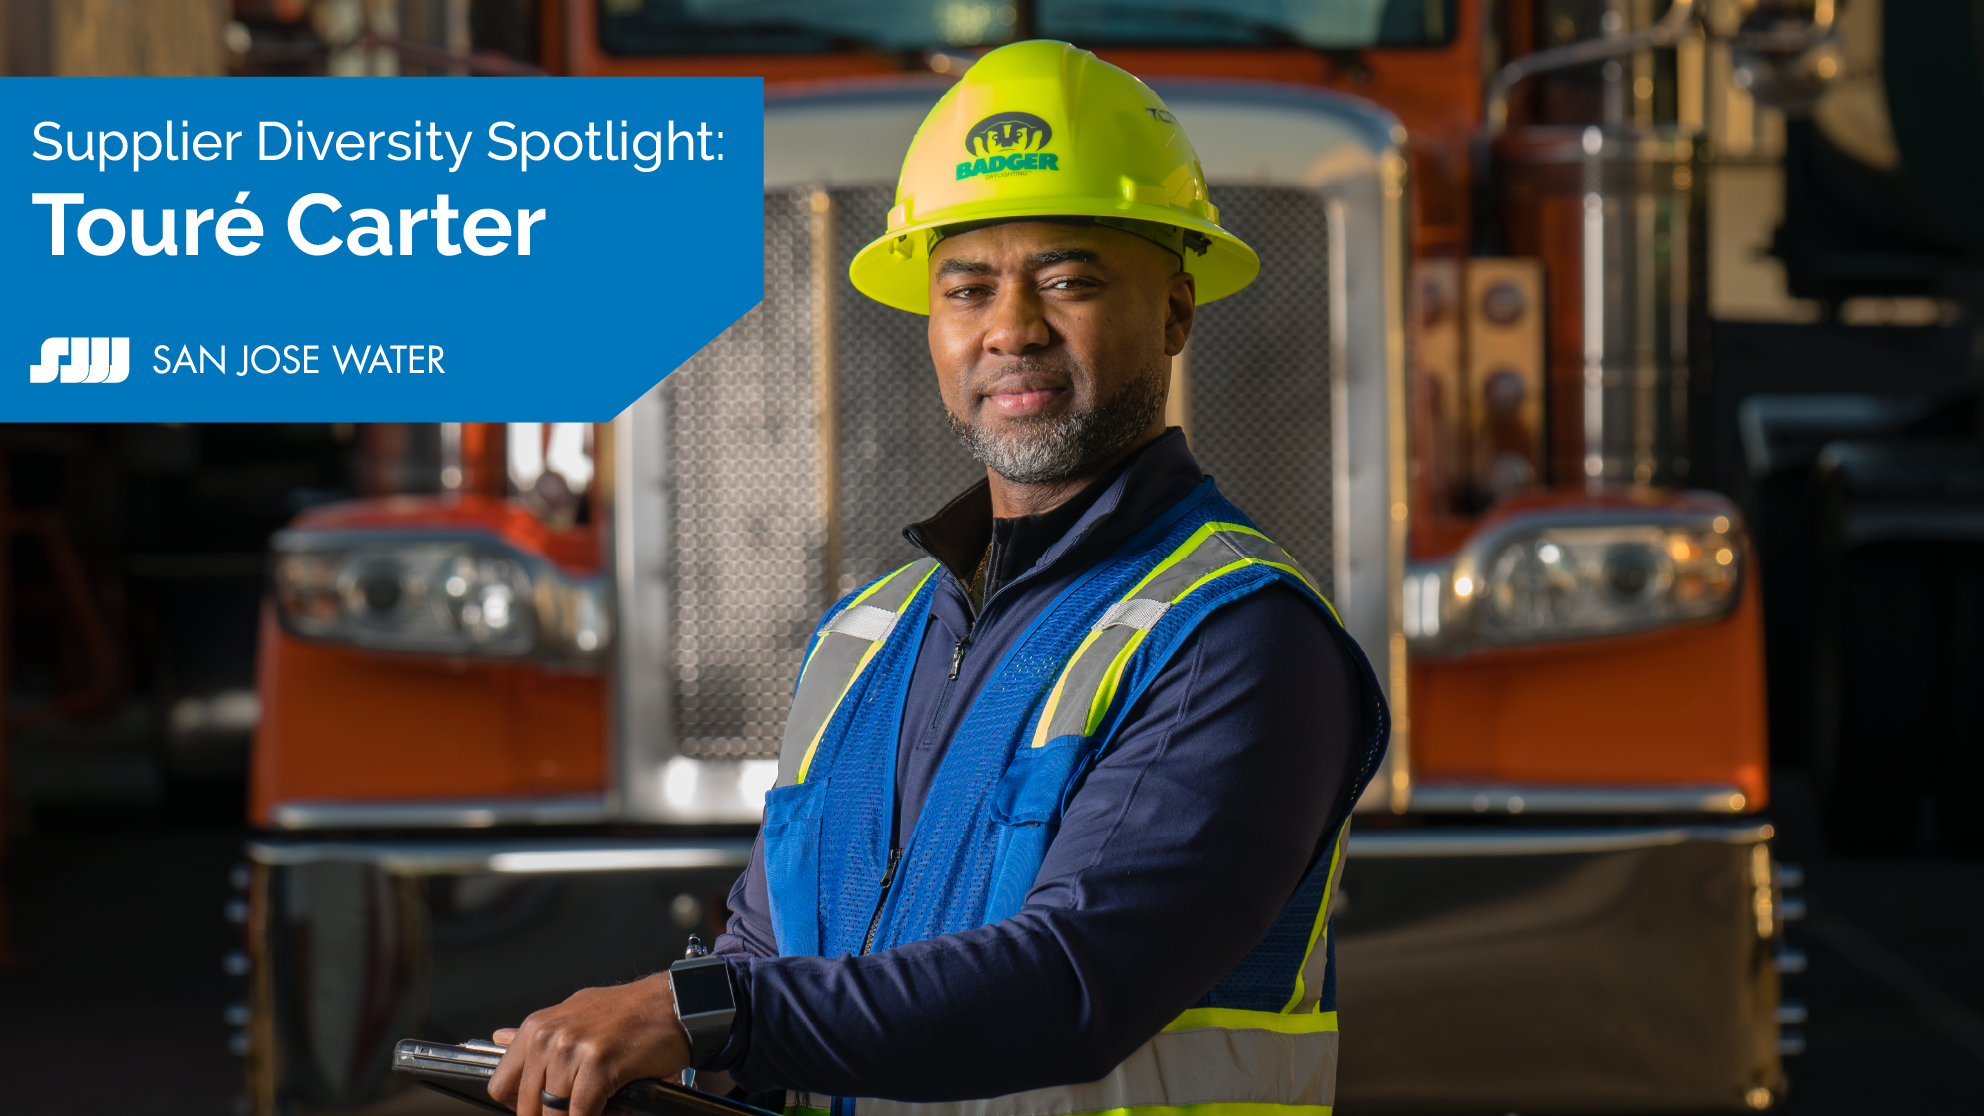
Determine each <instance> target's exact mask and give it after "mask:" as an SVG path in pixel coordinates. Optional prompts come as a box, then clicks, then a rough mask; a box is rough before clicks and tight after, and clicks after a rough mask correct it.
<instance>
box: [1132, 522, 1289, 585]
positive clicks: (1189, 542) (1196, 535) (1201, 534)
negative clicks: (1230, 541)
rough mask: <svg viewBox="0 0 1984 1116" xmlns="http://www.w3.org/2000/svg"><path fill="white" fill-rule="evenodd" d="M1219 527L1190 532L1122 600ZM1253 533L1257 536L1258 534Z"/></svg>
mask: <svg viewBox="0 0 1984 1116" xmlns="http://www.w3.org/2000/svg"><path fill="white" fill-rule="evenodd" d="M1219 527H1220V525H1219V524H1217V523H1206V524H1202V525H1201V526H1200V527H1199V529H1198V530H1196V531H1194V532H1192V535H1191V537H1190V538H1188V539H1186V540H1185V541H1184V542H1182V543H1179V544H1178V549H1176V550H1173V551H1172V552H1171V553H1170V555H1168V556H1167V557H1166V558H1165V559H1164V561H1162V562H1159V563H1158V564H1157V565H1156V566H1155V567H1153V568H1152V569H1151V571H1150V572H1149V573H1147V574H1145V575H1144V577H1143V580H1142V581H1139V582H1137V583H1136V584H1135V585H1132V586H1130V591H1129V592H1127V593H1125V594H1123V597H1122V599H1123V600H1126V601H1127V600H1129V599H1130V598H1131V597H1134V596H1136V595H1137V594H1138V592H1140V591H1141V590H1142V589H1143V587H1144V586H1146V585H1149V584H1150V583H1151V582H1152V581H1153V580H1154V579H1155V578H1156V577H1157V576H1158V575H1159V574H1161V573H1163V572H1164V571H1166V570H1168V569H1170V568H1171V567H1173V566H1175V565H1177V564H1178V563H1179V562H1182V561H1184V560H1185V556H1186V555H1188V554H1190V553H1192V551H1194V550H1196V549H1198V546H1199V544H1200V543H1202V542H1204V541H1206V539H1207V538H1209V537H1211V535H1212V533H1213V532H1214V531H1217V530H1219ZM1255 533H1256V534H1259V532H1255ZM1261 537H1262V538H1267V536H1266V535H1262V536H1261Z"/></svg>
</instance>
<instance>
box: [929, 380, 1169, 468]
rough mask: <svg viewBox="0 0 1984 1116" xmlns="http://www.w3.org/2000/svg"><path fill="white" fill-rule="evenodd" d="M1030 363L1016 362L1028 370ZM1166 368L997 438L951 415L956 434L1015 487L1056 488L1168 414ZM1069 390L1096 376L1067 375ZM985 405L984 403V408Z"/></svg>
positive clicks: (1021, 424) (1018, 422)
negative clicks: (1112, 394) (1108, 393)
mask: <svg viewBox="0 0 1984 1116" xmlns="http://www.w3.org/2000/svg"><path fill="white" fill-rule="evenodd" d="M1029 363H1032V362H1030V361H1027V360H1024V359H1022V360H1020V361H1017V362H1015V365H1016V366H1017V367H1018V368H1021V369H1023V368H1025V367H1026V366H1027V365H1028V364H1029ZM1169 371H1170V369H1169V367H1168V366H1167V365H1164V364H1154V365H1153V366H1152V367H1151V368H1150V369H1148V370H1146V371H1145V373H1144V374H1143V375H1141V376H1139V377H1137V378H1136V379H1134V380H1131V381H1130V382H1129V383H1127V384H1125V385H1123V389H1122V390H1121V391H1119V392H1117V393H1116V394H1115V395H1114V396H1111V397H1110V398H1108V399H1103V400H1099V401H1097V402H1095V403H1094V404H1093V405H1091V406H1088V407H1086V408H1084V407H1082V405H1081V404H1082V400H1081V399H1080V398H1079V397H1078V398H1076V399H1075V401H1074V402H1075V405H1074V406H1072V407H1069V408H1068V409H1067V410H1065V411H1062V412H1060V413H1059V414H1047V415H1036V416H1033V417H1031V418H1025V419H1017V420H1014V425H1015V426H1016V427H1017V429H1014V430H1011V431H1008V432H1004V433H997V434H995V433H993V432H991V431H989V430H987V429H985V428H984V427H983V426H979V425H976V424H974V423H973V422H971V420H969V419H967V418H965V417H964V416H962V415H959V414H956V413H955V412H950V411H947V412H946V414H947V415H948V417H949V418H950V420H951V431H952V433H954V434H956V435H957V436H958V440H959V441H961V442H963V443H964V448H965V449H967V450H969V451H970V452H971V455H972V456H973V457H975V458H977V459H978V460H979V462H980V463H982V464H983V465H985V466H986V467H987V468H989V469H991V470H992V471H993V472H995V473H997V474H999V475H1000V476H1002V477H1004V478H1006V480H1008V481H1010V482H1011V483H1013V484H1052V483H1054V482H1056V481H1064V480H1067V479H1069V478H1071V477H1078V476H1081V475H1083V474H1084V473H1086V472H1088V471H1090V470H1091V469H1093V468H1094V467H1095V466H1097V465H1100V464H1101V463H1102V462H1104V461H1106V460H1108V459H1109V458H1110V457H1111V456H1113V455H1114V454H1116V453H1117V452H1119V451H1121V450H1122V449H1123V448H1124V447H1126V446H1128V445H1129V444H1130V443H1132V442H1134V441H1136V440H1137V436H1138V435H1139V434H1142V433H1143V432H1144V431H1145V430H1147V429H1149V428H1150V424H1151V422H1152V420H1154V419H1156V418H1157V416H1159V415H1160V414H1163V413H1164V394H1165V388H1166V386H1167V378H1166V374H1167V373H1168V372H1169ZM1067 379H1068V383H1069V389H1070V391H1073V390H1074V389H1075V386H1076V385H1078V384H1082V383H1094V382H1095V380H1094V377H1093V376H1068V377H1067ZM981 405H982V404H981Z"/></svg>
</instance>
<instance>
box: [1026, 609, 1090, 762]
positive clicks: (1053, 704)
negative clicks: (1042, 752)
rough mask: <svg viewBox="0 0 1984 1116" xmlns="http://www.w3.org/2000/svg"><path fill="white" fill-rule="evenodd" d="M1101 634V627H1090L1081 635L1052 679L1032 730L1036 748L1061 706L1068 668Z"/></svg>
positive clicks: (1041, 744)
mask: <svg viewBox="0 0 1984 1116" xmlns="http://www.w3.org/2000/svg"><path fill="white" fill-rule="evenodd" d="M1101 636H1102V629H1101V628H1090V629H1089V631H1088V634H1087V635H1085V636H1083V637H1082V641H1081V644H1080V645H1079V646H1077V647H1076V648H1075V653H1074V654H1072V655H1070V656H1068V666H1066V667H1062V668H1061V677H1059V678H1056V679H1055V680H1054V688H1053V689H1052V690H1050V691H1048V694H1047V708H1046V709H1044V710H1042V711H1041V714H1040V723H1039V724H1038V725H1036V726H1035V727H1034V730H1033V746H1034V747H1036V748H1038V747H1041V746H1043V745H1045V744H1046V743H1047V740H1046V736H1047V726H1049V725H1051V724H1053V723H1054V713H1055V711H1056V710H1058V709H1059V708H1060V707H1061V691H1062V690H1064V689H1066V688H1067V685H1068V668H1069V667H1072V666H1074V665H1075V664H1076V663H1078V662H1081V661H1082V653H1083V652H1085V651H1087V650H1088V648H1089V645H1090V644H1092V643H1094V642H1095V641H1096V640H1097V639H1099V638H1100V637H1101Z"/></svg>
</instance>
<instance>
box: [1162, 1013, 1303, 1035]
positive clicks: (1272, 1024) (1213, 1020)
mask: <svg viewBox="0 0 1984 1116" xmlns="http://www.w3.org/2000/svg"><path fill="white" fill-rule="evenodd" d="M1200 1027H1220V1028H1223V1029H1225V1030H1228V1031H1274V1032H1275V1033H1277V1034H1283V1035H1312V1034H1315V1033H1317V1032H1318V1031H1334V1030H1336V1012H1333V1011H1301V1012H1280V1011H1249V1010H1247V1009H1246V1008H1221V1007H1204V1008H1187V1009H1185V1013H1184V1014H1183V1015H1180V1016H1179V1017H1178V1018H1176V1019H1173V1020H1172V1021H1171V1022H1169V1023H1166V1024H1165V1025H1164V1029H1165V1030H1167V1031H1191V1030H1197V1029H1198V1028H1200Z"/></svg>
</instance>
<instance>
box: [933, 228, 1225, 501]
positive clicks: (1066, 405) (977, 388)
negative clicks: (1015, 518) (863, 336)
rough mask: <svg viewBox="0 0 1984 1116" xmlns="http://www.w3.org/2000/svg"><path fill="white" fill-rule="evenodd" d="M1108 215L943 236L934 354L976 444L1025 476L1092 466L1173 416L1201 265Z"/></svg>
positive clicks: (1009, 473) (1073, 472) (942, 384)
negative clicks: (1175, 364) (1175, 374)
mask: <svg viewBox="0 0 1984 1116" xmlns="http://www.w3.org/2000/svg"><path fill="white" fill-rule="evenodd" d="M1178 264H1179V261H1178V257H1177V256H1176V255H1174V254H1172V253H1171V252H1168V251H1166V250H1165V249H1163V248H1161V247H1159V246H1158V245H1156V244H1153V243H1151V242H1150V241H1148V240H1145V239H1144V238H1142V237H1140V236H1134V235H1132V234H1130V233H1126V232H1123V231H1121V230H1119V229H1112V228H1107V227H1081V226H1073V225H1055V224H1049V223H1045V222H1031V221H1029V222H1015V223H1012V224H1005V225H994V226H992V227H990V228H984V229H978V230H976V231H974V232H969V233H965V234H963V235H961V236H954V237H950V238H947V239H945V240H942V241H939V242H938V244H937V246H936V248H935V249H934V250H933V251H932V253H931V260H930V356H931V359H932V360H933V361H934V362H935V363H936V366H937V384H938V387H939V389H940V390H941V391H942V392H943V396H944V409H945V410H946V411H948V412H949V413H950V418H951V427H952V429H954V430H956V431H957V433H958V436H959V438H961V439H962V440H963V441H964V443H965V445H966V446H967V448H969V449H970V450H971V452H972V455H973V456H975V457H977V458H978V459H979V460H980V461H982V462H984V463H985V464H986V465H988V466H990V467H991V468H992V470H993V471H994V472H996V473H998V474H999V475H1000V476H1002V477H1004V478H1005V479H1006V480H1008V481H1011V482H1013V483H1015V484H1052V483H1054V482H1056V481H1063V480H1068V479H1071V478H1075V477H1080V476H1084V475H1086V474H1087V473H1089V472H1090V471H1092V470H1093V469H1094V468H1095V467H1097V466H1099V465H1101V464H1102V463H1103V462H1104V461H1106V460H1107V459H1108V458H1110V457H1111V456H1113V455H1114V454H1116V453H1117V452H1118V451H1120V450H1123V449H1125V448H1126V447H1129V446H1131V445H1133V444H1135V443H1136V442H1137V441H1138V440H1139V439H1140V438H1142V437H1143V436H1144V435H1146V434H1154V433H1155V432H1156V431H1158V430H1161V429H1162V425H1161V424H1162V422H1163V416H1164V397H1165V392H1166V390H1167V389H1168V387H1169V385H1170V381H1171V357H1172V356H1174V355H1176V354H1177V353H1178V352H1179V351H1180V350H1181V349H1183V348H1184V347H1185V339H1186V338H1187V337H1188V336H1189V335H1190V334H1191V330H1192V314H1193V307H1194V304H1193V287H1192V277H1191V276H1190V275H1189V274H1186V273H1184V272H1182V271H1180V270H1179V266H1178Z"/></svg>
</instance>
